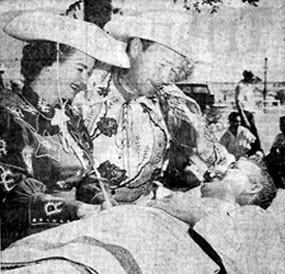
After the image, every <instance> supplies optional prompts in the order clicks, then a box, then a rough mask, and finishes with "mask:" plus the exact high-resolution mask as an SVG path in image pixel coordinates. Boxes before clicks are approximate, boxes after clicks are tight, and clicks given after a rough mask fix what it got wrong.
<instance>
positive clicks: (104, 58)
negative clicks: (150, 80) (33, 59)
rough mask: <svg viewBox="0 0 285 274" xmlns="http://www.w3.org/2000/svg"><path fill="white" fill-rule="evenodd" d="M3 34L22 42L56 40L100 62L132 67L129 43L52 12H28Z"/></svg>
mask: <svg viewBox="0 0 285 274" xmlns="http://www.w3.org/2000/svg"><path fill="white" fill-rule="evenodd" d="M4 31H5V32H6V33H7V34H8V35H10V36H12V37H14V38H17V39H19V40H22V41H33V40H47V41H53V42H57V43H61V44H65V45H68V46H71V47H74V48H76V49H78V50H80V51H82V52H84V53H86V54H87V55H89V56H91V57H94V58H96V59H98V60H100V61H101V62H104V63H107V64H110V65H113V66H117V67H122V68H129V67H130V63H129V58H128V56H127V54H126V52H125V48H126V44H125V43H123V42H121V41H117V40H116V39H114V38H113V37H111V36H110V35H108V34H106V33H105V32H104V31H103V30H102V29H100V28H99V27H98V26H96V25H94V24H91V23H88V22H84V21H81V20H76V19H73V18H69V17H65V16H61V15H56V14H53V13H50V12H39V11H36V12H25V13H23V14H21V15H19V16H16V17H15V18H14V19H12V20H11V21H10V22H9V23H8V24H7V25H6V26H5V27H4Z"/></svg>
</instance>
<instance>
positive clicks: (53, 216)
mask: <svg viewBox="0 0 285 274" xmlns="http://www.w3.org/2000/svg"><path fill="white" fill-rule="evenodd" d="M78 207H79V204H78V202H76V201H68V200H65V199H63V198H58V197H54V196H52V195H49V194H43V193H37V194H35V195H33V196H32V197H31V200H30V204H29V223H30V225H32V226H49V227H52V226H57V225H60V224H64V223H68V222H70V221H73V220H77V219H78V217H77V215H78V214H77V213H78Z"/></svg>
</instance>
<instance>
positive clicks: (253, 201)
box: [201, 159, 276, 209]
mask: <svg viewBox="0 0 285 274" xmlns="http://www.w3.org/2000/svg"><path fill="white" fill-rule="evenodd" d="M201 192H202V197H211V198H218V199H222V200H226V201H230V202H236V203H238V204H240V205H241V206H242V205H258V206H260V207H262V208H264V209H266V208H267V207H268V206H269V205H270V204H271V202H272V200H273V199H274V197H275V196H276V188H275V185H274V183H273V181H272V179H271V177H270V176H269V174H268V173H267V172H266V170H265V168H264V167H263V165H262V164H261V163H258V162H257V161H255V160H253V159H240V160H239V161H237V162H235V163H233V164H232V165H231V166H230V167H229V169H228V170H227V172H226V175H225V177H224V178H223V179H222V180H221V181H219V182H213V183H206V184H204V185H203V186H202V188H201Z"/></svg>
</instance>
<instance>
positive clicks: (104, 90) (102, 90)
mask: <svg viewBox="0 0 285 274" xmlns="http://www.w3.org/2000/svg"><path fill="white" fill-rule="evenodd" d="M97 92H98V94H99V95H100V96H104V97H106V96H107V95H108V94H109V92H110V87H109V86H107V87H98V89H97Z"/></svg>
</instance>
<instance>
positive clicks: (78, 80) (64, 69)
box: [35, 50, 95, 105]
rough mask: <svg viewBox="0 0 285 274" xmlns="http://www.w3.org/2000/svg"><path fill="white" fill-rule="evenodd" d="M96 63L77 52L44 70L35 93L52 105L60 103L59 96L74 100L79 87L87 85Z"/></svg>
mask: <svg viewBox="0 0 285 274" xmlns="http://www.w3.org/2000/svg"><path fill="white" fill-rule="evenodd" d="M94 63H95V59H94V58H92V57H90V56H88V55H86V54H84V53H82V52H81V51H78V50H77V51H75V53H74V54H72V55H71V56H69V57H68V58H67V59H66V60H65V61H63V62H60V63H57V62H54V63H53V64H52V66H51V67H47V68H46V69H43V71H42V72H41V73H40V75H39V77H38V79H37V88H36V89H35V91H36V92H37V93H38V94H39V96H40V97H42V98H44V99H45V100H46V101H47V102H48V103H49V104H51V105H54V104H56V103H57V102H58V101H59V95H60V97H61V98H63V99H66V100H73V98H74V97H75V95H76V93H78V92H79V91H80V90H78V85H79V84H86V85H87V80H88V78H89V76H90V74H91V72H92V69H93V67H94ZM57 79H58V81H57ZM39 85H42V87H41V86H39Z"/></svg>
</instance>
